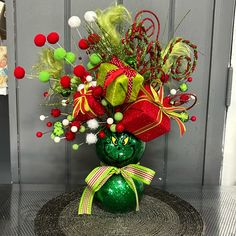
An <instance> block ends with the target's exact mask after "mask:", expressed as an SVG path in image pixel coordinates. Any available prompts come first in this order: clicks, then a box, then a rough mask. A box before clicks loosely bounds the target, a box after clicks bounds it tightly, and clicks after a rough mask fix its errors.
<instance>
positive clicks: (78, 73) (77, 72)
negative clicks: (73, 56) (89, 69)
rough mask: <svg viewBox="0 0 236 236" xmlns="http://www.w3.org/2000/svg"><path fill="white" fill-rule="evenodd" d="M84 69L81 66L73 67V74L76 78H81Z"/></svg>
mask: <svg viewBox="0 0 236 236" xmlns="http://www.w3.org/2000/svg"><path fill="white" fill-rule="evenodd" d="M85 71H86V70H85V68H84V67H83V66H82V65H78V66H76V67H74V74H75V75H76V76H77V77H83V75H84V74H85Z"/></svg>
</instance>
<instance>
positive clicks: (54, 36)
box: [47, 32, 60, 44]
mask: <svg viewBox="0 0 236 236" xmlns="http://www.w3.org/2000/svg"><path fill="white" fill-rule="evenodd" d="M59 38H60V36H59V34H58V33H57V32H51V33H50V34H49V35H48V36H47V40H48V42H49V43H51V44H55V43H57V42H58V41H59Z"/></svg>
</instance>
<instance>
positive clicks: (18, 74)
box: [14, 66, 25, 79]
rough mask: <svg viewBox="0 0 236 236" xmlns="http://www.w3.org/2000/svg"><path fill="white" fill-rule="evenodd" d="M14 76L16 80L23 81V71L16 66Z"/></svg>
mask: <svg viewBox="0 0 236 236" xmlns="http://www.w3.org/2000/svg"><path fill="white" fill-rule="evenodd" d="M14 76H15V77H16V79H23V78H24V76H25V69H24V68H23V67H21V66H17V67H16V68H15V70H14Z"/></svg>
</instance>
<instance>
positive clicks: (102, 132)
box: [98, 130, 106, 139]
mask: <svg viewBox="0 0 236 236" xmlns="http://www.w3.org/2000/svg"><path fill="white" fill-rule="evenodd" d="M98 137H99V138H101V139H102V138H105V137H106V133H105V132H104V131H103V130H101V131H100V132H99V133H98Z"/></svg>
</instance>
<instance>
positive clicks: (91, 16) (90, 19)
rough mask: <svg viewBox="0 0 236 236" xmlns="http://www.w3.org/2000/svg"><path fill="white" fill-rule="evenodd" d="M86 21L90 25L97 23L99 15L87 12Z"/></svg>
mask: <svg viewBox="0 0 236 236" xmlns="http://www.w3.org/2000/svg"><path fill="white" fill-rule="evenodd" d="M84 19H85V20H86V21H87V22H89V23H92V22H95V21H96V19H97V14H96V12H94V11H87V12H85V14H84Z"/></svg>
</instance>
